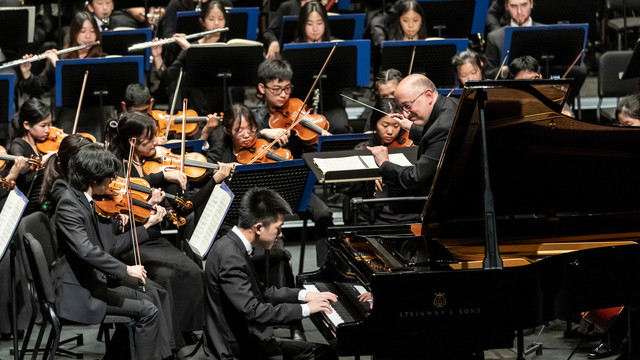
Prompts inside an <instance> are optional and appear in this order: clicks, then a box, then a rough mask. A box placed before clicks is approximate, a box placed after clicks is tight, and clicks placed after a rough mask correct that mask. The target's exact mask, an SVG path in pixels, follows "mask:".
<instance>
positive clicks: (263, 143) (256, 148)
mask: <svg viewBox="0 0 640 360" xmlns="http://www.w3.org/2000/svg"><path fill="white" fill-rule="evenodd" d="M268 146H269V142H268V141H267V140H264V139H258V138H254V139H253V142H252V143H251V146H250V147H248V148H244V149H242V150H240V152H239V153H238V156H237V160H238V162H239V163H240V164H248V163H249V162H251V160H252V159H253V158H254V157H255V156H256V155H258V154H260V153H261V152H263V150H264V149H265V148H267V147H268ZM292 159H293V156H292V155H291V151H289V150H287V149H283V148H280V149H277V150H274V149H271V150H269V151H266V152H264V154H263V155H262V156H260V157H259V158H257V159H256V160H255V162H260V163H271V162H278V161H287V160H292Z"/></svg>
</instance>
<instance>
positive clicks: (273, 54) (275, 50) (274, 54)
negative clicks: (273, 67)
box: [265, 41, 280, 59]
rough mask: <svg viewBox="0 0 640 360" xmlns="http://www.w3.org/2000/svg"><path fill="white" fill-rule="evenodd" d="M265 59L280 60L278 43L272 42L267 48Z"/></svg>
mask: <svg viewBox="0 0 640 360" xmlns="http://www.w3.org/2000/svg"><path fill="white" fill-rule="evenodd" d="M265 57H266V58H267V59H278V58H280V43H278V42H277V41H272V42H271V44H269V47H268V48H267V55H265Z"/></svg>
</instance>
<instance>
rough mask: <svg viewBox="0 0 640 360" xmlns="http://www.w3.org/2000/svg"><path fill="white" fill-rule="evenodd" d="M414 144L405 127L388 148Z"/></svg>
mask: <svg viewBox="0 0 640 360" xmlns="http://www.w3.org/2000/svg"><path fill="white" fill-rule="evenodd" d="M410 146H413V140H411V139H409V132H408V131H407V130H405V129H400V132H399V133H398V136H396V138H395V139H393V141H392V142H391V144H389V145H387V147H388V148H399V147H410Z"/></svg>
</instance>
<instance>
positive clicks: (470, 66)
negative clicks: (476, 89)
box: [451, 49, 484, 87]
mask: <svg viewBox="0 0 640 360" xmlns="http://www.w3.org/2000/svg"><path fill="white" fill-rule="evenodd" d="M451 64H452V65H453V67H454V69H455V71H456V75H457V78H458V85H459V86H460V87H464V84H465V83H466V82H467V80H482V79H483V78H484V76H483V74H482V68H483V66H484V62H483V61H482V58H481V57H480V54H478V53H477V52H475V51H473V50H471V49H467V50H463V51H460V52H459V53H457V54H456V55H455V56H454V57H453V58H452V59H451Z"/></svg>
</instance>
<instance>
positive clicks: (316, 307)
mask: <svg viewBox="0 0 640 360" xmlns="http://www.w3.org/2000/svg"><path fill="white" fill-rule="evenodd" d="M290 212H291V209H290V208H289V205H288V204H287V203H286V202H285V201H284V199H282V198H281V197H280V196H279V195H278V194H277V193H276V192H274V191H273V190H269V189H265V188H254V189H251V190H249V191H247V192H246V193H245V195H244V196H243V198H242V202H241V204H240V219H239V221H238V226H235V227H234V228H233V229H232V230H231V231H229V232H228V233H227V234H226V235H225V236H223V237H222V238H220V239H218V240H216V241H215V242H214V243H213V246H212V248H211V251H210V252H209V256H208V257H207V262H206V268H205V279H206V280H205V282H206V305H205V325H204V333H203V335H202V340H201V342H200V343H199V344H198V348H197V352H196V354H195V355H194V356H193V358H194V359H209V358H213V359H229V358H234V359H235V358H238V359H278V358H280V359H281V358H284V359H337V358H338V357H337V356H336V354H335V353H334V351H333V349H332V348H331V347H330V346H328V345H322V344H314V343H308V342H304V341H294V340H286V339H276V338H275V336H274V334H273V327H272V325H274V324H283V323H288V322H292V321H295V320H301V319H302V318H304V317H307V316H309V315H310V314H313V313H317V312H320V311H324V312H326V313H331V312H332V311H333V310H332V308H331V306H330V302H335V301H337V300H338V297H337V296H336V295H334V294H332V293H330V292H311V291H307V290H300V289H292V288H284V287H283V288H275V287H269V288H267V289H264V287H263V286H262V285H261V284H260V282H259V280H258V276H257V275H256V270H255V268H254V267H253V264H252V262H251V257H250V256H251V253H252V252H253V248H254V247H256V246H259V247H262V248H265V249H267V250H268V249H270V248H271V247H272V246H273V245H274V244H275V243H276V241H277V238H278V236H280V235H281V228H282V223H283V222H284V216H285V215H286V214H288V213H290Z"/></svg>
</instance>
